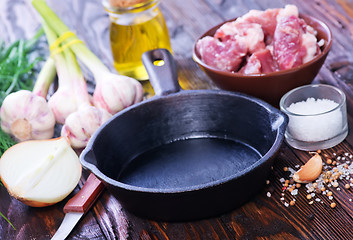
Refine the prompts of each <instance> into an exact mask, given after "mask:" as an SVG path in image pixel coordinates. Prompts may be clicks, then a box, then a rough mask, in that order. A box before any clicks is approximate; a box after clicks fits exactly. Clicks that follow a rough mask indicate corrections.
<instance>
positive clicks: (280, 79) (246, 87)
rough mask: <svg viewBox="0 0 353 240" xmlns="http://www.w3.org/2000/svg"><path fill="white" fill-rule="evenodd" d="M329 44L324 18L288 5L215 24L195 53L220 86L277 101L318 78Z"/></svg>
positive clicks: (252, 12)
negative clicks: (315, 16)
mask: <svg viewBox="0 0 353 240" xmlns="http://www.w3.org/2000/svg"><path fill="white" fill-rule="evenodd" d="M331 45H332V32H331V30H330V29H329V27H328V26H327V25H326V24H325V23H324V22H322V21H320V20H318V19H316V18H314V17H312V16H309V15H305V14H299V12H298V8H297V7H296V6H294V5H286V6H285V7H284V8H273V9H268V10H265V11H260V10H251V11H249V12H248V13H246V14H245V15H243V16H241V17H238V18H236V19H232V20H229V21H226V22H223V23H221V24H219V25H217V26H215V27H213V28H211V29H210V30H208V31H207V32H206V33H204V34H203V35H202V36H201V37H200V38H199V39H198V40H197V41H196V42H195V45H194V48H193V59H194V61H195V62H196V63H197V64H198V65H199V66H200V68H201V69H202V70H203V71H204V72H205V73H206V74H207V75H208V76H209V77H210V78H211V79H212V80H213V81H214V83H215V84H216V85H217V86H218V87H219V88H221V89H224V90H230V91H237V92H243V93H246V94H249V95H251V96H254V97H257V98H260V99H263V100H265V101H267V102H268V103H270V104H272V105H273V106H276V107H278V106H279V101H280V99H281V97H282V96H283V95H284V94H285V93H286V92H288V91H289V90H291V89H294V88H296V87H299V86H302V85H306V84H310V83H311V82H312V81H313V80H314V78H315V77H316V75H317V74H318V72H319V70H320V68H321V67H322V65H323V63H324V61H325V59H326V57H327V54H328V53H329V51H330V49H331Z"/></svg>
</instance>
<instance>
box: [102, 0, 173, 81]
mask: <svg viewBox="0 0 353 240" xmlns="http://www.w3.org/2000/svg"><path fill="white" fill-rule="evenodd" d="M114 2H116V4H114ZM121 2H129V1H121ZM130 2H132V5H128V6H126V4H125V5H124V6H119V0H110V2H109V1H107V0H103V5H104V7H105V9H106V11H107V12H108V13H109V17H110V21H111V23H110V44H111V50H112V55H113V60H114V67H115V68H116V70H117V71H118V73H119V74H121V75H126V76H129V77H133V78H135V79H137V80H147V79H148V75H147V72H146V70H145V68H144V66H143V64H142V61H141V55H142V53H144V52H145V51H149V50H152V49H156V48H166V49H168V50H169V51H171V45H170V40H169V35H168V29H167V26H166V23H165V20H164V17H163V15H162V13H161V11H160V9H159V8H158V5H159V0H133V1H130ZM136 2H137V3H136ZM113 4H114V5H115V6H112V5H113Z"/></svg>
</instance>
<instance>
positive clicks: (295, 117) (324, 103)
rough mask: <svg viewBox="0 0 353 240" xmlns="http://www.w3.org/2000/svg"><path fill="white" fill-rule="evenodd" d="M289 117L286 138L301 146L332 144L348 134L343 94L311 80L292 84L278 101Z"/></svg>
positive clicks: (306, 149) (326, 146)
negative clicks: (305, 83) (289, 89)
mask: <svg viewBox="0 0 353 240" xmlns="http://www.w3.org/2000/svg"><path fill="white" fill-rule="evenodd" d="M280 108H281V111H283V112H284V113H286V114H287V115H288V117H289V122H288V126H287V129H286V132H285V139H286V142H287V143H288V144H289V145H290V146H292V147H294V148H296V149H300V150H305V151H316V150H319V149H326V148H330V147H333V146H335V145H337V144H339V143H340V142H342V141H343V140H344V139H345V138H346V136H347V134H348V124H347V109H346V96H345V94H344V93H343V92H342V91H341V90H340V89H338V88H336V87H334V86H331V85H326V84H311V85H305V86H302V87H298V88H295V89H293V90H291V91H289V92H288V93H286V94H285V95H284V96H283V97H282V98H281V101H280Z"/></svg>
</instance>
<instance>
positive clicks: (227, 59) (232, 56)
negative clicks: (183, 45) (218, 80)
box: [196, 36, 246, 72]
mask: <svg viewBox="0 0 353 240" xmlns="http://www.w3.org/2000/svg"><path fill="white" fill-rule="evenodd" d="M196 49H197V51H198V52H199V54H200V56H201V59H202V60H203V61H204V62H205V63H206V64H207V65H209V66H211V67H215V68H217V69H221V70H225V71H229V72H233V71H238V69H239V66H240V64H241V62H242V59H243V57H244V56H245V55H246V47H244V46H242V45H241V44H239V43H238V42H235V41H232V40H228V41H225V42H221V41H219V40H218V39H217V38H213V37H210V36H207V37H204V38H202V39H200V40H199V41H198V42H197V44H196Z"/></svg>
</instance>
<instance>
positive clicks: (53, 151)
mask: <svg viewBox="0 0 353 240" xmlns="http://www.w3.org/2000/svg"><path fill="white" fill-rule="evenodd" d="M81 171H82V167H81V164H80V161H79V158H78V156H77V154H76V153H75V151H74V150H73V149H72V148H71V147H70V144H69V143H68V142H67V140H66V139H65V138H56V139H50V140H32V141H26V142H21V143H18V144H16V145H14V146H13V147H11V148H9V149H8V150H7V151H6V152H5V153H4V154H3V155H2V157H1V158H0V178H1V181H2V183H3V184H4V186H5V187H6V188H7V190H8V192H9V194H10V195H11V196H13V197H15V198H16V199H18V200H20V201H22V202H23V203H25V204H27V205H29V206H33V207H44V206H49V205H52V204H55V203H57V202H59V201H61V200H63V199H64V198H65V197H66V196H68V195H69V194H70V193H71V192H72V191H73V190H74V188H75V187H76V185H77V184H78V182H79V180H80V178H81Z"/></svg>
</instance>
